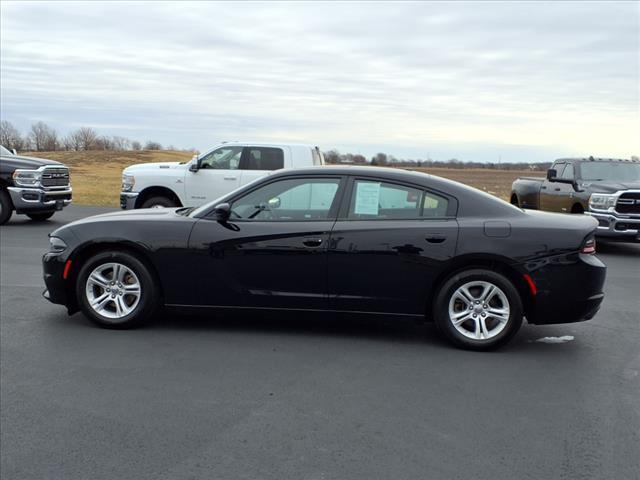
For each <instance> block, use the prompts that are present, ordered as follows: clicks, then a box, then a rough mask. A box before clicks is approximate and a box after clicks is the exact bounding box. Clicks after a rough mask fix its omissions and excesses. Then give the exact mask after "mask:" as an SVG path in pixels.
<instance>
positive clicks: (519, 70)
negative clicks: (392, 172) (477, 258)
mask: <svg viewBox="0 0 640 480" xmlns="http://www.w3.org/2000/svg"><path fill="white" fill-rule="evenodd" d="M0 8H1V15H0V21H1V25H0V26H1V31H2V33H1V35H2V37H1V40H2V42H1V48H2V51H1V53H2V55H1V67H2V68H1V73H0V80H1V82H2V91H1V100H2V118H3V119H7V120H10V121H13V122H14V123H15V124H16V125H18V126H20V127H22V128H26V127H27V126H28V125H29V124H30V123H31V122H33V121H36V120H40V119H43V120H46V121H49V122H50V123H51V124H52V125H55V126H57V127H58V128H59V129H60V130H65V129H71V128H75V127H76V126H77V125H85V124H86V125H104V126H105V128H104V131H105V133H112V134H119V135H129V136H132V137H134V136H142V137H144V138H143V139H145V138H147V137H148V138H154V139H156V140H160V141H162V142H163V143H166V144H174V145H179V146H184V147H188V146H196V147H197V148H200V149H205V148H207V147H209V146H211V144H212V143H214V142H216V141H220V140H225V139H242V138H255V139H268V138H283V139H290V140H296V141H307V142H310V143H313V144H319V145H321V146H323V147H324V148H331V147H334V146H337V147H339V148H347V147H349V148H352V147H353V148H358V149H359V150H360V151H362V152H364V153H367V154H370V153H374V152H375V151H376V150H377V149H383V148H384V149H387V151H390V152H393V153H395V154H396V155H407V156H409V155H410V156H414V157H418V156H426V152H429V151H431V152H438V154H439V155H442V156H443V157H446V158H450V157H458V158H465V159H479V160H495V152H503V153H502V157H503V159H505V160H519V159H522V160H527V161H531V160H536V159H537V160H549V159H550V158H540V156H541V155H552V156H553V152H557V154H558V156H561V155H567V154H576V155H585V154H594V155H606V156H611V155H620V156H629V155H630V154H637V153H638V152H640V144H639V141H638V135H637V131H638V128H639V127H640V113H639V106H638V105H639V92H638V88H639V87H638V85H639V80H640V78H639V74H638V71H639V67H640V65H639V53H640V46H639V44H638V41H639V40H638V39H639V32H640V21H639V18H640V16H639V8H640V7H639V4H637V3H633V2H619V3H616V2H602V3H599V2H553V3H546V2H537V3H533V2H532V3H507V2H446V3H438V2H425V3H399V2H394V3H380V2H372V3H366V2H353V3H349V2H346V3H331V2H316V3H302V2H300V3H296V2H283V3H266V2H245V3H241V4H237V3H204V2H193V3H189V2H175V3H169V2H159V3H151V2H127V3H124V2H110V3H96V2H91V3H80V2H66V3H65V2H60V3H54V2H48V3H35V2H24V3H13V2H3V3H2V6H1V7H0ZM107 127H108V128H107ZM513 156H517V158H511V157H513ZM432 157H433V155H432Z"/></svg>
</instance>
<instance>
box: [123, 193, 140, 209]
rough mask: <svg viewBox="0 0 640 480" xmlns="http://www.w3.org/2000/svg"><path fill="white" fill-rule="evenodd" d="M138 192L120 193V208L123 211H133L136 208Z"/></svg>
mask: <svg viewBox="0 0 640 480" xmlns="http://www.w3.org/2000/svg"><path fill="white" fill-rule="evenodd" d="M138 195H140V194H139V193H138V192H120V208H121V209H122V210H133V209H134V208H136V200H137V199H138Z"/></svg>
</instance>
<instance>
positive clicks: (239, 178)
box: [120, 142, 324, 210]
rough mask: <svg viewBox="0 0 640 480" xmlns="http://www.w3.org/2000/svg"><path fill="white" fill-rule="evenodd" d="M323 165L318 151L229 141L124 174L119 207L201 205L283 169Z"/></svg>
mask: <svg viewBox="0 0 640 480" xmlns="http://www.w3.org/2000/svg"><path fill="white" fill-rule="evenodd" d="M313 165H324V156H323V155H322V152H320V150H319V149H318V147H312V146H309V145H297V144H272V143H241V142H228V143H223V144H220V145H216V146H215V147H213V148H212V149H210V150H208V151H206V152H204V153H202V154H200V155H195V156H194V157H193V158H192V159H191V161H190V162H182V163H180V162H163V163H141V164H138V165H132V166H130V167H127V168H125V169H124V170H123V171H122V192H121V193H120V207H121V208H122V209H125V210H126V209H132V208H161V207H180V206H183V207H196V206H199V205H202V204H204V203H206V202H209V201H211V200H215V199H216V198H218V197H220V196H222V195H225V194H227V193H229V192H231V191H232V190H235V189H236V188H238V187H240V186H242V185H245V184H247V183H249V182H252V181H253V180H255V179H257V178H259V177H262V176H264V175H268V174H269V173H270V172H272V171H274V170H278V169H281V168H299V167H310V166H313Z"/></svg>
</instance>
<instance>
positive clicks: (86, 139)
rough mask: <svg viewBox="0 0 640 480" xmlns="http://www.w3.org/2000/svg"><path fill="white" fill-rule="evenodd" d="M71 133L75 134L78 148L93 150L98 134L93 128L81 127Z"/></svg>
mask: <svg viewBox="0 0 640 480" xmlns="http://www.w3.org/2000/svg"><path fill="white" fill-rule="evenodd" d="M73 135H77V139H78V141H79V143H80V150H93V149H95V148H96V140H97V138H98V134H97V133H96V131H95V130H94V129H93V128H90V127H82V128H80V129H79V130H76V131H75V132H74V133H73Z"/></svg>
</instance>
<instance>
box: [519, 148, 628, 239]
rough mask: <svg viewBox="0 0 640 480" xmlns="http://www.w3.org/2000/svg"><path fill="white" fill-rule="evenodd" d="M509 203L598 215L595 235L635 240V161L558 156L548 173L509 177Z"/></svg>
mask: <svg viewBox="0 0 640 480" xmlns="http://www.w3.org/2000/svg"><path fill="white" fill-rule="evenodd" d="M511 203H512V204H514V205H516V206H518V207H521V208H531V209H537V210H547V211H549V212H560V213H580V214H587V215H591V216H592V217H594V218H595V219H596V220H598V230H597V231H596V235H598V236H599V237H608V238H612V239H613V238H615V239H620V240H628V241H640V162H639V161H637V160H623V159H602V158H593V157H590V158H562V159H559V160H556V161H555V162H554V163H553V165H552V166H551V168H550V169H549V170H548V171H547V178H546V179H545V178H540V177H521V178H518V179H517V180H516V181H515V182H513V185H512V188H511Z"/></svg>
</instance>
